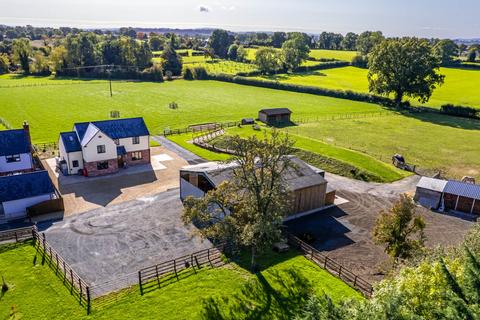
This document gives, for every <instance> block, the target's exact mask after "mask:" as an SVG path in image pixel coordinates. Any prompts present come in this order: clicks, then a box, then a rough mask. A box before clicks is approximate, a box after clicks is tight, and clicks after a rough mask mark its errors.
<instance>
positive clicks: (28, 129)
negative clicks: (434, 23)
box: [23, 121, 33, 152]
mask: <svg viewBox="0 0 480 320" xmlns="http://www.w3.org/2000/svg"><path fill="white" fill-rule="evenodd" d="M23 131H25V137H26V138H27V141H28V146H29V149H30V152H32V151H33V147H32V138H31V137H30V126H29V125H28V122H27V121H23Z"/></svg>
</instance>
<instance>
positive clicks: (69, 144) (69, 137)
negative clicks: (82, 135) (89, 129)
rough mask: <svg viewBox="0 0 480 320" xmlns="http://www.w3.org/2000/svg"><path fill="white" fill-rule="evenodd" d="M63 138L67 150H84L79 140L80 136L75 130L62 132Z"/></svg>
mask: <svg viewBox="0 0 480 320" xmlns="http://www.w3.org/2000/svg"><path fill="white" fill-rule="evenodd" d="M60 137H61V138H62V141H63V145H64V146H65V151H67V152H77V151H82V146H81V145H80V141H78V136H77V134H76V133H75V131H72V132H62V133H60Z"/></svg>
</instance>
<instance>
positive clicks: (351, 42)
mask: <svg viewBox="0 0 480 320" xmlns="http://www.w3.org/2000/svg"><path fill="white" fill-rule="evenodd" d="M357 39H358V34H356V33H353V32H349V33H347V34H346V35H345V37H344V38H343V40H342V43H341V47H342V49H343V50H351V51H353V50H357Z"/></svg>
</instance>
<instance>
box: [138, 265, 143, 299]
mask: <svg viewBox="0 0 480 320" xmlns="http://www.w3.org/2000/svg"><path fill="white" fill-rule="evenodd" d="M138 284H139V285H140V295H141V296H143V286H142V272H141V271H138Z"/></svg>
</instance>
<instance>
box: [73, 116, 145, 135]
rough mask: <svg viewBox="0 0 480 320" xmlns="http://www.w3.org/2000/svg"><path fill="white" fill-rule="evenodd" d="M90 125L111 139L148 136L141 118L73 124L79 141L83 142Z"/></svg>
mask: <svg viewBox="0 0 480 320" xmlns="http://www.w3.org/2000/svg"><path fill="white" fill-rule="evenodd" d="M90 123H92V124H93V125H95V126H96V127H97V128H98V129H100V131H102V132H103V133H105V134H106V135H107V136H109V137H110V138H112V139H124V138H131V137H140V136H148V135H150V133H149V132H148V129H147V126H146V125H145V121H143V118H128V119H114V120H104V121H92V122H82V123H75V125H74V129H75V130H76V131H77V133H78V136H79V138H80V140H83V137H84V136H85V132H86V131H87V128H88V125H89V124H90Z"/></svg>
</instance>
